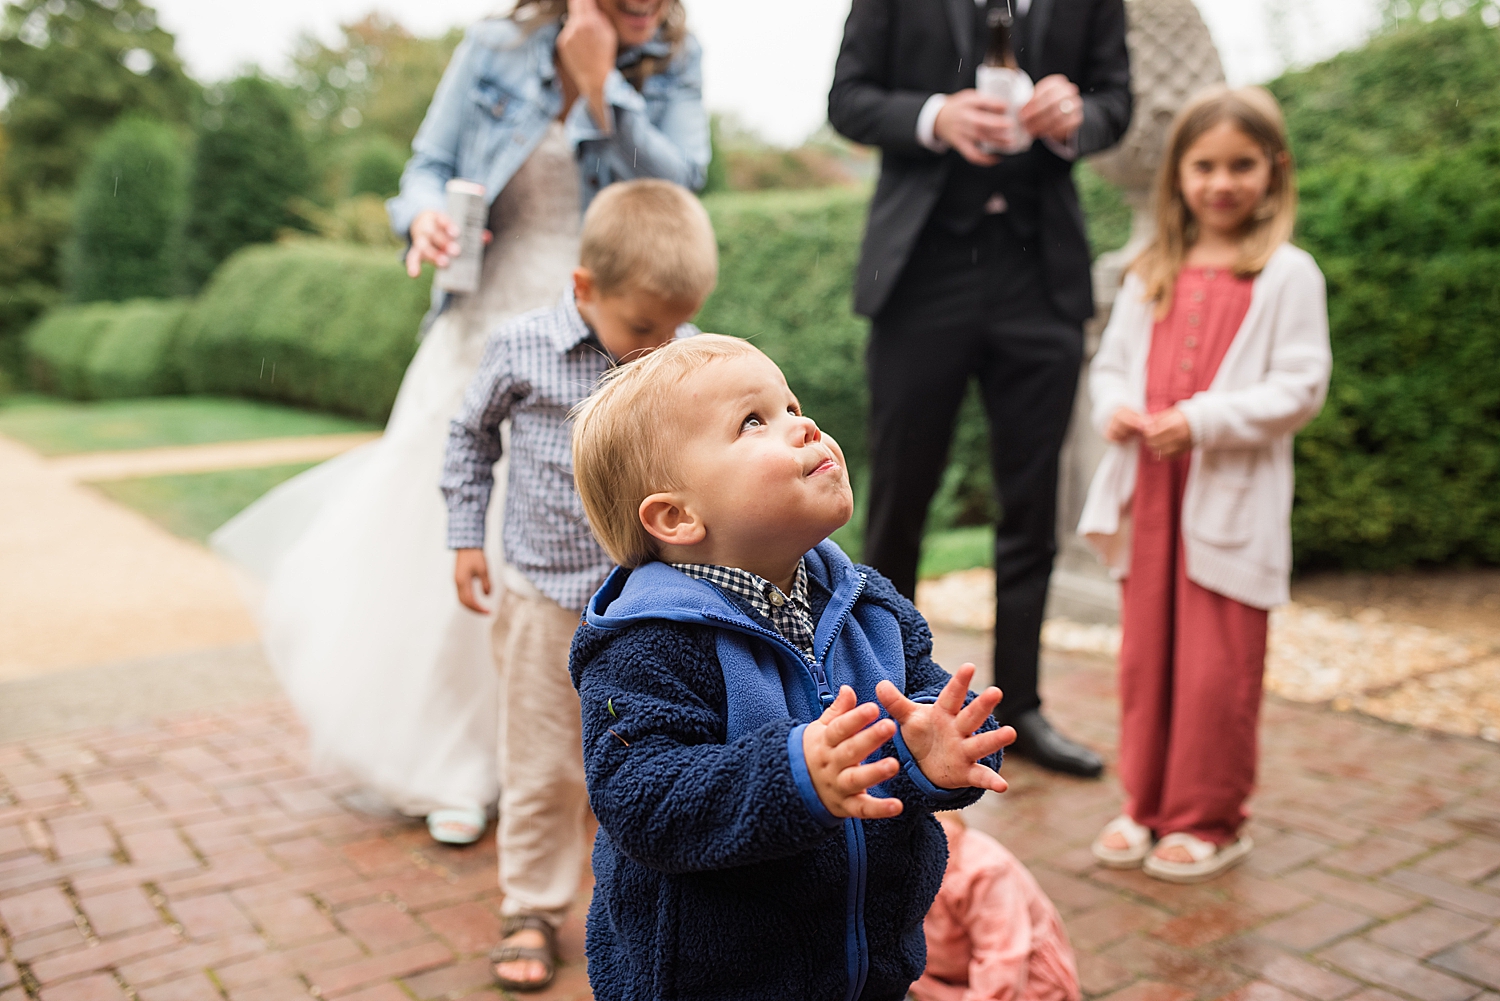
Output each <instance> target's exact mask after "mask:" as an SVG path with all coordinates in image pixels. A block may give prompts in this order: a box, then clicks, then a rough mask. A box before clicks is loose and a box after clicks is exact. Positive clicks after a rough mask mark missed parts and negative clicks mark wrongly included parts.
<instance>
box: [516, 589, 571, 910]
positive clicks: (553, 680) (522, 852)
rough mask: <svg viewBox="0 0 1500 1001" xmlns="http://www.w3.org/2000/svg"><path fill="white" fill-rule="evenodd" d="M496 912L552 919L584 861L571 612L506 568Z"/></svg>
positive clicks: (566, 903) (565, 902)
mask: <svg viewBox="0 0 1500 1001" xmlns="http://www.w3.org/2000/svg"><path fill="white" fill-rule="evenodd" d="M499 576H500V584H501V587H500V589H499V594H498V598H499V602H498V604H499V610H498V612H497V614H496V617H495V626H494V632H493V634H492V635H493V639H494V652H495V665H496V667H497V668H498V669H499V672H500V747H499V750H500V822H499V824H498V826H497V828H496V833H495V837H496V844H497V846H498V849H499V855H500V889H501V891H502V892H503V893H504V894H505V901H504V903H503V904H502V905H501V908H500V909H501V912H502V913H504V914H506V915H511V914H519V913H521V912H523V911H524V912H530V913H535V914H540V915H542V916H543V917H545V918H547V919H548V920H549V921H551V922H552V923H553V925H554V926H555V925H560V924H562V921H563V918H564V917H565V916H566V915H567V911H568V906H569V905H570V904H571V903H572V902H573V898H574V896H575V895H576V894H577V893H578V884H579V881H580V879H581V878H582V876H583V867H584V866H585V865H586V864H587V861H588V856H587V853H588V844H587V838H588V826H587V825H588V790H587V788H586V786H585V784H584V776H583V735H582V727H581V723H580V710H579V707H578V693H577V692H576V691H575V690H574V689H573V683H572V681H571V680H570V679H569V677H568V647H569V645H570V644H571V643H572V641H573V632H574V630H575V629H577V628H578V618H579V615H578V613H577V612H576V611H573V610H572V609H569V608H564V607H563V606H561V605H559V604H558V603H557V602H555V601H553V600H552V599H551V598H548V597H547V596H546V595H544V594H542V593H541V592H540V591H538V590H537V589H536V588H535V587H534V586H533V585H532V584H531V582H530V581H528V580H527V579H526V578H525V577H523V576H521V574H520V573H518V572H517V571H516V570H514V569H512V568H511V567H504V568H503V569H502V571H501V573H500V574H499Z"/></svg>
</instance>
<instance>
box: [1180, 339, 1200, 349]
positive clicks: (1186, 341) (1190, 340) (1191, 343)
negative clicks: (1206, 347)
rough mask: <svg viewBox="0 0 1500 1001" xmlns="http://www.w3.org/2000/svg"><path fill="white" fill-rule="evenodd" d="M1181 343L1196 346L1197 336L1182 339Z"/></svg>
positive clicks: (1191, 346)
mask: <svg viewBox="0 0 1500 1001" xmlns="http://www.w3.org/2000/svg"><path fill="white" fill-rule="evenodd" d="M1182 343H1183V344H1186V345H1187V346H1188V347H1190V348H1196V347H1197V346H1198V338H1196V337H1189V338H1188V339H1187V340H1185V341H1183V342H1182Z"/></svg>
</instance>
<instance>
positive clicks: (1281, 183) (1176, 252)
mask: <svg viewBox="0 0 1500 1001" xmlns="http://www.w3.org/2000/svg"><path fill="white" fill-rule="evenodd" d="M1223 122H1228V123H1229V124H1231V125H1233V126H1234V127H1235V128H1236V129H1238V130H1239V131H1240V132H1243V133H1244V134H1245V135H1246V136H1247V137H1248V138H1249V139H1250V141H1251V142H1253V143H1255V144H1256V145H1257V146H1259V147H1260V148H1261V151H1262V152H1263V153H1265V155H1266V159H1268V160H1270V162H1271V183H1270V186H1269V187H1268V188H1267V189H1266V197H1265V200H1264V201H1263V202H1261V204H1260V205H1259V206H1258V207H1257V208H1256V210H1255V212H1254V214H1253V215H1252V216H1251V218H1250V223H1249V225H1248V226H1247V227H1246V230H1245V233H1244V236H1243V237H1242V239H1241V242H1240V256H1239V260H1237V261H1236V262H1235V264H1234V269H1233V270H1234V273H1235V274H1236V275H1237V276H1239V277H1241V278H1253V277H1254V276H1256V275H1258V274H1260V273H1261V271H1262V270H1264V269H1265V266H1266V262H1267V261H1269V260H1270V259H1271V255H1272V254H1273V253H1274V252H1275V251H1276V248H1277V247H1279V246H1281V245H1282V244H1283V243H1286V242H1287V241H1288V240H1290V239H1291V238H1292V227H1293V225H1294V224H1295V223H1296V221H1297V176H1296V171H1295V169H1294V168H1293V166H1292V155H1291V150H1290V149H1289V148H1288V146H1287V139H1286V123H1285V121H1284V120H1283V119H1282V116H1281V107H1280V105H1278V104H1277V103H1276V98H1274V97H1272V96H1271V92H1270V91H1268V90H1266V89H1265V88H1264V87H1240V88H1238V89H1237V90H1227V89H1224V88H1218V89H1215V90H1212V91H1210V92H1208V93H1206V94H1203V95H1202V96H1200V97H1198V98H1196V99H1195V100H1193V101H1191V102H1189V103H1188V105H1187V106H1186V107H1184V108H1183V109H1182V110H1181V111H1180V112H1178V113H1177V118H1176V120H1175V121H1174V122H1173V123H1172V134H1171V136H1170V137H1169V138H1168V140H1167V151H1166V155H1165V157H1164V158H1163V159H1162V163H1161V169H1160V170H1158V171H1157V174H1156V194H1155V204H1156V234H1155V236H1153V237H1152V239H1151V242H1150V243H1149V244H1148V245H1147V246H1146V249H1145V250H1143V251H1141V253H1140V254H1139V255H1138V256H1137V257H1136V259H1135V260H1134V261H1132V262H1131V263H1130V270H1131V271H1133V272H1134V273H1135V274H1136V275H1138V276H1139V277H1140V279H1141V281H1142V282H1144V283H1145V285H1146V299H1147V300H1148V301H1154V302H1155V303H1156V311H1157V316H1158V318H1159V317H1161V316H1165V315H1166V313H1167V312H1168V311H1169V310H1170V309H1171V307H1172V293H1173V291H1174V289H1175V287H1176V284H1177V273H1178V272H1179V271H1181V270H1182V264H1183V261H1185V260H1186V259H1187V253H1188V250H1189V249H1190V248H1191V247H1192V246H1193V244H1194V243H1196V242H1197V239H1198V222H1197V220H1196V219H1194V218H1193V213H1192V211H1191V210H1190V209H1189V208H1188V207H1187V203H1186V202H1185V201H1183V198H1182V158H1183V157H1184V156H1186V155H1187V151H1188V150H1189V149H1190V148H1191V147H1192V145H1193V143H1195V142H1197V141H1198V139H1199V138H1200V137H1201V136H1202V135H1203V134H1204V133H1205V132H1207V131H1209V130H1210V129H1212V128H1214V127H1215V126H1217V125H1219V124H1221V123H1223Z"/></svg>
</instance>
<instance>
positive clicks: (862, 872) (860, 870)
mask: <svg viewBox="0 0 1500 1001" xmlns="http://www.w3.org/2000/svg"><path fill="white" fill-rule="evenodd" d="M867 579H868V578H866V577H865V575H864V574H863V573H861V574H859V575H858V577H857V578H856V582H855V584H854V587H853V588H851V589H850V592H849V594H848V596H847V597H846V598H844V599H842V600H841V601H840V602H839V604H838V606H832V602H830V603H829V604H830V607H829V608H825V609H824V610H823V614H824V615H825V616H826V615H827V614H828V612H829V611H830V610H832V611H834V612H835V618H834V619H833V620H832V622H831V626H830V628H829V630H828V635H826V636H824V637H823V642H822V643H821V644H819V646H818V647H817V648H815V649H814V653H815V654H816V656H815V657H814V658H813V659H812V660H811V661H809V660H808V658H807V657H806V656H805V655H804V654H803V653H802V651H801V650H798V649H797V648H796V647H794V646H792V644H791V643H790V642H789V641H788V640H787V638H786V637H785V636H783V635H781V634H780V633H778V632H776V631H775V630H772V629H767V628H765V627H764V626H762V625H760V624H759V623H757V622H754V621H750V620H748V619H747V620H744V621H741V620H736V619H730V618H728V617H726V616H720V615H715V614H714V613H712V612H709V613H705V614H706V616H707V617H708V618H710V619H713V620H715V621H717V622H721V623H723V624H724V625H726V626H731V627H733V628H735V629H737V630H739V631H741V632H747V631H753V632H754V634H755V635H757V636H760V637H762V638H764V639H767V640H769V641H771V642H772V643H775V644H778V645H780V646H781V647H782V648H783V649H785V650H789V651H790V652H791V653H792V654H794V655H795V656H796V658H797V662H798V663H799V664H801V665H802V666H803V667H804V668H806V670H807V676H809V677H810V678H811V680H812V682H813V684H814V685H815V686H816V688H817V692H818V701H819V702H820V703H821V704H822V706H823V708H825V709H826V708H828V707H829V706H830V705H832V704H833V700H834V698H835V697H836V696H835V694H834V691H833V686H832V685H831V684H830V683H829V681H828V670H827V663H828V653H829V651H830V650H832V649H833V644H834V641H836V640H837V639H838V637H839V633H841V632H842V631H843V629H844V623H845V622H847V621H848V619H849V616H850V614H851V613H852V612H853V610H854V605H855V603H856V602H858V601H859V596H860V595H861V594H862V593H864V589H865V582H866V580H867ZM835 597H837V594H835ZM747 624H748V626H749V629H748V630H747V628H746V626H747ZM844 850H845V854H846V856H847V857H848V864H849V891H848V893H847V894H846V897H845V901H846V903H845V916H844V962H845V970H846V973H847V975H848V978H849V989H848V991H847V992H846V993H845V995H844V998H845V1001H855V999H856V998H858V997H859V995H860V993H861V992H862V991H863V990H864V989H865V981H866V980H868V979H869V976H870V945H869V940H868V938H867V936H866V934H865V889H866V886H867V884H868V879H869V853H868V851H867V850H866V847H865V825H864V822H863V821H861V820H858V819H856V818H854V817H848V818H845V820H844Z"/></svg>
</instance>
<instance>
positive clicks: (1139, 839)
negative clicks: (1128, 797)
mask: <svg viewBox="0 0 1500 1001" xmlns="http://www.w3.org/2000/svg"><path fill="white" fill-rule="evenodd" d="M1111 834H1118V835H1120V836H1121V837H1123V838H1124V839H1125V845H1126V847H1124V848H1110V847H1109V846H1107V845H1105V843H1104V839H1105V838H1107V837H1109V836H1110V835H1111ZM1155 844H1156V841H1155V840H1154V839H1153V838H1152V837H1151V828H1149V827H1142V826H1141V825H1140V824H1137V823H1136V822H1135V821H1134V820H1131V819H1130V818H1129V817H1127V816H1126V815H1125V814H1123V813H1122V814H1120V815H1119V816H1118V817H1116V818H1115V819H1114V820H1111V821H1110V822H1109V823H1107V824H1105V825H1104V830H1102V831H1100V832H1099V836H1098V837H1097V838H1095V839H1094V844H1093V846H1092V849H1091V850H1092V851H1093V853H1094V859H1095V861H1097V862H1098V863H1099V864H1100V865H1102V866H1104V867H1105V868H1106V869H1139V868H1140V867H1141V863H1142V862H1144V861H1145V860H1146V856H1147V855H1150V854H1151V848H1152V846H1153V845H1155Z"/></svg>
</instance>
